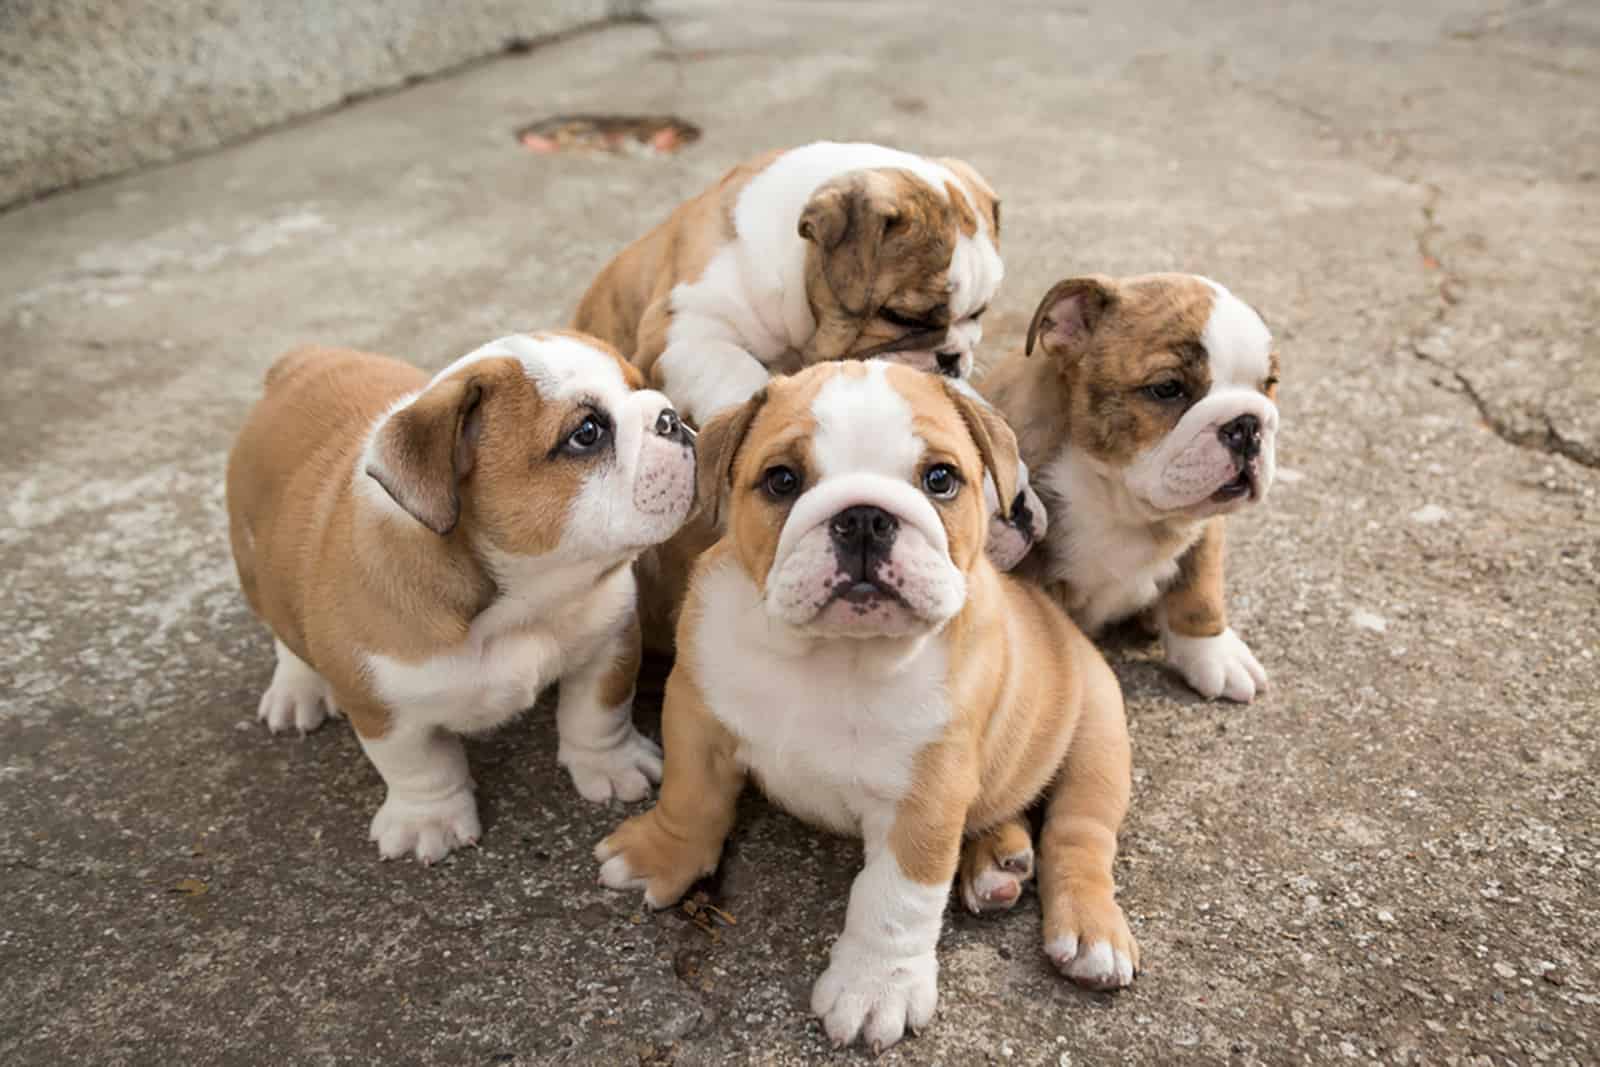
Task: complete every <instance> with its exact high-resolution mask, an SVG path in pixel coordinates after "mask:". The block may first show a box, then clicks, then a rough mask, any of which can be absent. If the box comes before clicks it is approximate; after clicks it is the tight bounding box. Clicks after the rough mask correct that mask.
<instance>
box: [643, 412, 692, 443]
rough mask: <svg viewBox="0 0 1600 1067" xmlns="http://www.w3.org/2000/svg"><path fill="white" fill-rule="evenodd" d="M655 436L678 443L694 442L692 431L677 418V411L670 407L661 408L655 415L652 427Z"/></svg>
mask: <svg viewBox="0 0 1600 1067" xmlns="http://www.w3.org/2000/svg"><path fill="white" fill-rule="evenodd" d="M652 429H653V430H654V431H655V435H656V436H657V437H665V438H666V439H667V440H669V441H674V442H676V443H678V444H680V445H690V444H693V443H694V436H695V434H694V431H693V430H691V429H689V427H688V426H687V425H686V424H685V423H684V421H683V420H682V419H680V418H678V413H677V412H676V411H674V410H672V409H671V408H662V409H661V414H659V415H657V416H656V422H655V426H654V427H652Z"/></svg>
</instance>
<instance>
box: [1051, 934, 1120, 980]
mask: <svg viewBox="0 0 1600 1067" xmlns="http://www.w3.org/2000/svg"><path fill="white" fill-rule="evenodd" d="M1044 951H1045V955H1047V956H1049V957H1050V962H1051V963H1053V964H1055V965H1056V970H1058V971H1060V972H1061V973H1062V974H1064V975H1066V976H1067V977H1068V978H1070V979H1072V980H1073V981H1074V982H1077V983H1078V984H1079V985H1084V986H1088V987H1089V988H1091V989H1121V988H1123V987H1124V986H1129V985H1132V984H1133V972H1134V963H1133V957H1132V956H1131V955H1130V954H1129V953H1128V952H1125V951H1123V950H1122V949H1120V948H1114V947H1112V944H1111V942H1110V941H1084V942H1081V943H1080V942H1079V940H1078V938H1077V937H1076V936H1075V935H1073V934H1063V935H1062V936H1061V937H1058V938H1056V939H1055V940H1054V941H1052V942H1050V943H1049V944H1048V945H1046V946H1045V947H1044Z"/></svg>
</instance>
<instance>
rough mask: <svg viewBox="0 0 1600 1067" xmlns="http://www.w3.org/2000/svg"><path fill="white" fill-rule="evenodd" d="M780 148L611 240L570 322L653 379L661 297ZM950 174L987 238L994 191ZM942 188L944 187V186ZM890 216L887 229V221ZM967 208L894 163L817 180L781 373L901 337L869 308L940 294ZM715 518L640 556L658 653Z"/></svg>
mask: <svg viewBox="0 0 1600 1067" xmlns="http://www.w3.org/2000/svg"><path fill="white" fill-rule="evenodd" d="M781 155H783V150H779V151H773V152H768V153H765V154H764V155H760V156H757V157H755V158H753V159H750V160H747V161H746V162H744V163H741V164H740V165H739V166H737V167H734V168H733V169H732V170H730V171H728V172H727V173H726V174H724V175H723V176H722V178H721V179H719V180H718V181H717V183H716V184H715V185H713V186H711V187H710V188H709V189H706V190H705V191H703V192H701V193H700V194H698V195H697V196H695V197H693V198H691V199H689V200H687V201H685V202H684V203H682V204H680V205H679V206H678V207H677V209H676V210H674V211H673V212H672V214H671V215H670V216H669V217H668V218H667V219H666V220H665V221H664V222H662V223H661V224H660V225H659V226H657V227H656V228H655V229H653V230H651V231H650V232H649V233H647V234H645V235H644V236H643V237H641V238H639V239H638V240H637V241H635V242H633V244H631V245H629V246H628V247H627V248H625V249H623V251H622V252H620V253H619V254H618V255H617V256H616V258H615V259H613V260H612V261H611V262H610V263H608V264H607V265H606V266H605V268H604V269H602V270H601V272H600V273H599V275H597V276H596V277H595V279H594V281H593V282H591V283H590V285H589V289H588V291H587V292H586V293H585V294H584V296H583V299H582V300H581V301H580V302H579V304H578V309H577V312H576V313H575V315H574V317H573V326H574V328H575V329H577V330H580V331H583V332H584V333H588V334H593V335H594V336H596V337H600V338H603V339H604V340H606V341H608V342H610V343H611V344H613V345H615V346H616V347H617V348H618V349H619V350H621V351H622V352H623V353H624V354H625V355H626V356H627V357H628V358H629V359H630V360H631V361H632V362H633V363H634V365H635V366H637V367H638V368H639V369H640V370H642V371H643V372H644V373H645V375H646V377H647V378H648V379H649V380H650V381H651V383H652V384H654V385H656V386H657V387H659V386H660V384H661V382H660V381H659V378H658V377H657V375H656V374H655V366H656V361H657V360H658V359H659V358H660V356H661V353H662V352H663V351H665V349H666V347H667V331H668V328H669V327H670V325H671V321H672V312H671V306H670V299H669V298H670V295H671V293H672V290H673V289H674V288H675V287H677V286H678V285H679V284H681V283H684V282H693V281H695V280H697V279H698V278H699V277H700V276H701V275H702V274H703V273H704V272H705V269H706V266H707V265H708V264H709V263H710V262H711V259H712V257H714V256H715V255H716V253H717V251H718V250H719V249H720V248H721V247H722V246H723V245H724V244H726V243H727V242H728V241H729V240H730V239H731V238H732V236H733V234H734V221H733V212H734V207H735V205H736V204H737V203H738V199H739V194H740V193H742V192H743V191H744V188H745V186H746V185H748V184H749V183H750V180H751V179H752V178H754V177H755V176H756V175H757V174H759V173H761V172H762V171H763V170H765V169H766V168H767V167H768V166H770V165H771V164H772V162H773V161H774V160H776V159H777V158H778V157H779V156H781ZM938 162H939V163H941V164H943V165H944V166H945V167H946V168H948V169H949V170H950V171H952V172H953V173H954V174H955V175H956V176H957V177H958V178H959V179H960V181H961V183H962V184H963V186H965V188H966V189H967V191H968V193H969V194H970V195H971V196H972V198H973V200H974V202H975V203H977V204H978V205H979V209H980V210H982V211H985V212H987V213H988V214H989V215H990V218H991V226H992V231H993V233H994V236H995V242H996V245H997V246H998V243H999V218H1000V215H999V211H1000V208H999V200H998V198H997V197H996V196H995V193H994V190H993V189H992V188H991V187H990V186H989V184H988V183H987V182H986V181H984V179H983V177H982V176H981V175H980V174H979V173H978V171H977V170H976V169H975V168H974V167H972V166H971V165H970V164H968V163H965V162H962V161H961V160H958V159H941V160H939V161H938ZM947 194H953V190H947ZM891 219H892V220H893V228H892V231H891V230H890V227H889V222H890V220H891ZM972 227H973V218H972V214H971V208H969V207H968V206H967V205H966V203H965V201H964V200H963V199H962V198H960V197H959V196H956V195H949V198H948V200H947V199H946V197H945V196H941V195H939V193H938V192H936V191H935V190H933V189H931V188H930V187H928V186H927V185H926V184H924V183H923V182H921V181H919V180H917V179H915V178H913V177H912V176H911V175H910V174H909V173H907V172H905V171H902V170H896V169H867V170H860V171H854V172H851V173H849V174H846V175H842V176H840V177H838V178H835V179H833V180H832V181H829V182H827V183H824V185H823V186H821V187H820V188H818V189H817V191H816V193H815V194H814V195H813V197H812V199H811V202H810V203H809V204H808V205H807V208H806V210H805V212H804V213H803V214H802V217H801V222H800V233H801V235H802V236H803V237H804V238H805V239H806V240H807V241H809V242H810V244H809V246H808V248H807V250H806V266H805V280H806V296H807V300H808V302H809V304H810V306H811V312H812V315H813V317H814V319H815V321H816V324H817V328H816V330H815V332H814V333H813V335H812V337H811V339H810V341H809V343H808V344H807V345H806V346H805V348H804V350H803V351H801V352H796V353H794V354H793V360H792V362H790V363H789V364H788V365H785V366H783V367H781V368H779V369H781V370H782V371H783V372H785V373H792V372H794V371H797V370H800V369H802V368H803V367H806V366H810V365H812V364H815V363H819V362H823V361H825V360H842V359H851V358H853V357H854V356H855V355H856V354H857V353H862V352H866V351H868V350H870V349H874V348H877V347H879V346H881V345H884V344H887V343H890V342H894V341H898V340H900V339H901V338H903V337H905V336H906V334H907V330H906V329H905V328H903V327H899V326H896V325H894V324H893V323H890V322H887V321H885V320H884V319H882V318H880V317H879V316H878V312H879V311H880V309H882V308H883V307H884V306H886V305H887V306H889V307H892V308H893V309H894V310H895V311H897V312H900V313H901V314H903V315H905V316H907V317H909V318H913V319H923V318H930V321H940V319H939V316H937V315H933V316H931V317H930V316H928V314H927V313H928V311H929V309H932V308H936V307H938V306H939V305H942V304H943V303H944V302H945V301H946V300H947V298H948V293H947V285H948V282H949V274H948V269H949V265H950V258H951V256H952V254H953V253H954V250H955V240H956V235H957V233H958V232H965V233H972V232H974V230H973V229H972ZM715 533H716V531H715V527H714V525H713V524H711V523H708V522H706V521H705V520H703V519H701V520H696V521H690V522H689V523H687V524H685V526H684V528H683V529H682V530H681V531H680V532H679V533H678V535H677V536H676V537H675V538H674V539H673V540H672V541H670V542H668V543H667V544H665V545H663V546H661V547H660V548H657V549H653V550H651V551H650V552H648V553H646V554H645V555H644V556H643V557H641V558H640V561H639V565H638V575H639V584H640V588H639V603H640V614H641V619H642V621H643V626H644V643H645V647H646V648H649V649H651V650H654V651H659V652H669V651H671V649H672V647H673V635H674V634H675V633H676V630H677V617H678V610H679V607H680V606H681V604H682V603H683V597H684V593H685V590H686V589H687V588H688V579H689V568H690V566H691V565H692V564H693V562H694V560H695V559H696V558H697V557H698V556H699V555H700V554H701V553H702V552H704V551H705V550H706V549H707V548H709V547H710V546H711V544H712V543H713V541H714V540H715Z"/></svg>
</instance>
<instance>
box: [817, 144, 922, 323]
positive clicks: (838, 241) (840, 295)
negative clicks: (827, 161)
mask: <svg viewBox="0 0 1600 1067" xmlns="http://www.w3.org/2000/svg"><path fill="white" fill-rule="evenodd" d="M899 217H900V208H899V205H898V204H896V203H895V199H894V190H893V187H892V185H891V184H890V182H889V180H888V179H887V178H885V177H884V176H883V175H882V174H879V173H878V172H877V171H872V170H864V171H856V172H855V173H853V174H844V175H841V176H839V177H837V178H834V179H832V180H830V181H827V182H824V183H823V184H822V185H821V186H819V187H818V188H817V191H816V192H814V193H812V194H811V199H810V200H808V201H806V206H805V210H804V211H802V212H801V213H800V227H799V231H800V236H801V237H802V238H804V239H805V240H807V241H810V242H811V243H812V244H814V245H816V246H817V249H818V251H819V252H820V253H821V255H822V277H823V279H824V280H825V281H826V282H827V283H828V288H829V290H831V291H832V293H833V296H834V299H836V300H838V301H839V304H840V305H841V306H842V307H843V308H844V309H845V310H846V311H848V312H849V313H850V314H852V315H865V314H866V313H867V312H869V311H871V310H872V308H871V306H870V305H871V303H872V280H873V278H875V277H877V274H878V254H879V252H880V251H881V250H882V248H883V235H884V233H885V232H886V231H887V230H888V228H889V226H890V225H891V224H892V223H894V222H895V221H896V220H897V219H899Z"/></svg>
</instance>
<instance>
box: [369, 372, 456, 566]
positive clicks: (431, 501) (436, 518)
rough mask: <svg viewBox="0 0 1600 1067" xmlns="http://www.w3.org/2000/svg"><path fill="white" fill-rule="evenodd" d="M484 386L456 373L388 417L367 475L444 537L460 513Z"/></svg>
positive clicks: (374, 445)
mask: <svg viewBox="0 0 1600 1067" xmlns="http://www.w3.org/2000/svg"><path fill="white" fill-rule="evenodd" d="M482 405H483V386H482V385H480V384H479V383H478V382H477V381H474V380H473V379H471V378H452V379H450V380H448V381H443V382H440V383H439V384H437V385H434V386H430V387H429V388H428V389H427V390H426V391H425V392H424V393H423V394H422V395H421V396H419V397H417V398H416V399H415V400H413V401H412V402H411V403H409V404H407V405H406V406H405V407H403V408H401V409H400V410H399V411H396V412H395V413H394V414H392V415H390V416H389V417H388V418H387V419H385V420H384V423H383V426H382V427H380V428H379V430H378V436H377V438H376V439H375V440H374V441H373V447H372V454H371V457H370V458H369V460H368V463H367V475H368V476H369V477H370V478H372V480H373V481H375V482H377V483H378V484H379V485H381V486H383V490H384V492H386V493H388V494H389V496H390V498H391V499H393V500H394V502H395V503H396V504H399V505H400V506H401V507H402V508H404V509H405V510H406V512H407V513H408V514H410V515H411V517H412V518H414V519H416V520H417V521H418V522H420V523H422V525H424V526H426V527H427V528H428V529H430V530H432V531H433V532H434V533H436V534H439V535H440V536H441V537H442V536H444V535H445V534H447V533H449V532H450V531H451V530H453V529H455V525H456V522H457V521H459V520H460V518H461V480H462V479H463V478H465V477H466V476H467V475H468V474H470V473H471V471H472V464H473V457H474V454H475V453H476V451H477V444H478V431H479V428H480V426H481V425H482V419H481V416H480V412H481V410H482Z"/></svg>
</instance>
